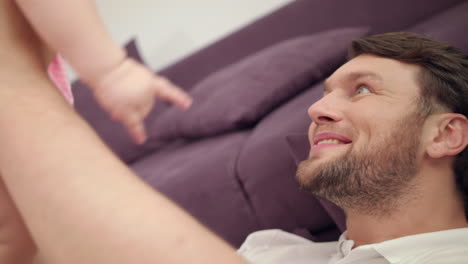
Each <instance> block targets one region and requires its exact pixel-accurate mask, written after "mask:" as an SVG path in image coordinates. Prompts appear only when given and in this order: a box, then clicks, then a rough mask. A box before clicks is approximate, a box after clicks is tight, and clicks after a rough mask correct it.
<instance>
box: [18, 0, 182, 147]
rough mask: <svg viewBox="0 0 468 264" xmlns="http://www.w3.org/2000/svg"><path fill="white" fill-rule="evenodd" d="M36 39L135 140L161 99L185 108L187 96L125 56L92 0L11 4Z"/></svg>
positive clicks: (142, 137) (139, 139)
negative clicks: (61, 60) (61, 59)
mask: <svg viewBox="0 0 468 264" xmlns="http://www.w3.org/2000/svg"><path fill="white" fill-rule="evenodd" d="M15 1H16V2H17V4H18V6H19V8H20V9H21V10H22V12H23V14H24V15H25V17H26V18H27V19H28V20H29V22H30V23H31V25H32V26H33V28H34V29H35V31H36V32H37V33H38V34H39V35H40V37H41V38H42V39H43V40H44V41H45V42H46V43H47V44H48V45H49V46H50V47H51V48H52V49H54V50H55V51H57V52H58V53H60V54H61V55H62V56H63V57H64V58H65V59H66V60H67V61H68V62H69V63H70V64H71V66H72V67H73V69H74V70H75V71H76V72H77V73H78V75H79V76H80V78H81V79H82V80H84V81H85V82H86V83H87V84H89V86H90V88H91V89H92V90H93V93H94V95H95V97H96V99H97V101H98V102H99V103H100V105H101V106H102V107H103V108H104V109H105V110H106V111H107V112H108V113H109V114H110V115H111V117H112V118H113V119H114V120H117V121H120V122H121V123H123V124H124V125H125V126H126V127H127V129H128V130H129V132H130V134H131V135H132V137H133V139H134V141H135V142H137V143H142V142H143V141H144V140H145V138H146V132H145V129H144V125H143V120H144V118H145V117H146V116H147V115H148V113H149V112H150V110H151V109H152V107H153V104H154V101H155V98H156V97H159V98H161V99H163V100H165V101H168V102H170V103H174V104H176V105H178V106H179V107H181V108H183V109H186V108H187V107H189V105H190V104H191V99H190V97H189V96H188V95H187V94H186V93H185V92H183V90H182V89H180V88H178V87H176V86H175V85H173V84H172V83H171V82H169V81H168V80H166V79H164V78H162V77H160V76H157V75H154V74H153V73H152V72H151V71H150V70H148V69H147V68H146V67H144V66H143V65H141V64H140V63H137V62H136V61H133V60H131V59H129V58H127V56H126V52H125V51H124V50H123V49H122V48H121V47H120V45H118V44H117V43H116V42H114V41H113V40H112V38H111V36H110V35H109V34H108V33H107V31H106V29H105V27H104V25H103V23H102V21H101V19H100V18H99V15H98V12H97V10H96V7H95V2H94V0H66V1H63V0H15Z"/></svg>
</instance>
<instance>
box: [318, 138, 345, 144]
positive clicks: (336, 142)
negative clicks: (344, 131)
mask: <svg viewBox="0 0 468 264" xmlns="http://www.w3.org/2000/svg"><path fill="white" fill-rule="evenodd" d="M320 144H344V143H343V142H341V141H339V140H338V139H325V140H320V141H319V142H318V143H317V145H320Z"/></svg>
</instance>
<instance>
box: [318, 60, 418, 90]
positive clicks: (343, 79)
mask: <svg viewBox="0 0 468 264" xmlns="http://www.w3.org/2000/svg"><path fill="white" fill-rule="evenodd" d="M418 72H419V68H418V66H416V65H410V64H407V63H402V62H400V61H397V60H393V59H388V58H382V57H377V56H373V55H367V54H366V55H360V56H358V57H356V58H353V59H352V60H350V61H348V62H347V63H345V64H344V65H343V66H341V67H340V68H338V69H337V70H336V71H335V72H334V73H333V74H332V75H331V76H330V77H328V78H327V79H326V80H325V89H326V90H327V87H330V86H334V85H335V84H340V83H349V82H352V81H356V80H358V79H366V80H372V81H374V82H379V83H381V84H385V83H387V84H390V83H395V84H396V83H399V82H406V83H408V82H409V81H410V82H412V83H414V84H416V82H417V81H416V76H417V73H418Z"/></svg>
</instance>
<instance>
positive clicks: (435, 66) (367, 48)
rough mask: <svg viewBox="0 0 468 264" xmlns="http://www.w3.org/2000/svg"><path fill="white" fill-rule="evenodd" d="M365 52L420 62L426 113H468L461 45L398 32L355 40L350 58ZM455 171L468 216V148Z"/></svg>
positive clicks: (466, 61)
mask: <svg viewBox="0 0 468 264" xmlns="http://www.w3.org/2000/svg"><path fill="white" fill-rule="evenodd" d="M361 54H370V55H375V56H379V57H384V58H389V59H395V60H398V61H401V62H405V63H410V64H414V65H418V66H420V67H421V72H420V74H419V76H418V77H419V84H420V86H421V91H420V93H421V97H420V100H419V107H420V109H421V114H423V115H424V116H426V117H427V116H428V115H430V114H431V113H433V112H434V111H435V110H436V109H440V108H442V109H444V110H446V111H449V112H453V113H460V114H462V115H464V116H468V55H466V54H464V53H463V52H461V51H459V50H458V49H456V48H454V47H452V46H450V45H448V44H446V43H443V42H439V41H435V40H432V39H430V38H427V37H425V36H422V35H419V34H415V33H408V32H394V33H385V34H379V35H373V36H370V37H366V38H360V39H356V40H354V41H353V42H352V43H351V47H350V49H349V58H350V59H351V58H354V57H356V56H359V55H361ZM454 172H455V176H456V183H457V186H458V188H459V190H460V191H461V192H462V194H463V198H464V203H465V215H466V217H467V219H468V149H467V148H465V149H464V150H463V151H462V152H461V153H460V154H458V155H457V157H456V159H455V164H454Z"/></svg>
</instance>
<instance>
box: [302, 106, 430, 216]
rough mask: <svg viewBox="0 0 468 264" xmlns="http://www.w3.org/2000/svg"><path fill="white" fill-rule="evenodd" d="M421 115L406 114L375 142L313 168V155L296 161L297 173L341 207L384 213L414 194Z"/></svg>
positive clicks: (304, 182)
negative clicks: (391, 129)
mask: <svg viewBox="0 0 468 264" xmlns="http://www.w3.org/2000/svg"><path fill="white" fill-rule="evenodd" d="M422 123H423V118H421V116H420V115H419V114H417V113H411V114H409V115H407V116H406V117H405V118H404V119H403V120H402V121H400V122H398V125H396V126H394V129H393V131H391V132H389V133H388V135H386V136H382V137H381V138H380V139H379V141H378V142H375V143H374V144H371V145H370V146H366V147H364V148H361V149H359V150H357V149H353V150H350V151H348V152H347V153H345V154H343V155H341V156H339V157H337V158H335V159H334V160H330V161H327V162H325V163H323V164H320V165H318V166H317V167H316V168H314V166H315V165H314V164H313V163H314V162H317V161H315V160H314V159H313V157H312V158H309V159H308V160H305V161H302V162H301V163H300V164H299V167H298V170H297V174H296V178H297V180H298V182H299V184H300V185H301V187H302V188H303V189H305V190H307V191H309V192H310V193H312V194H314V195H316V196H318V197H321V198H323V199H326V200H329V201H331V202H333V203H334V204H336V205H337V206H339V207H341V208H343V209H345V211H346V210H355V211H359V212H360V213H364V214H369V215H386V214H388V213H390V212H391V211H393V210H395V209H396V208H398V207H399V206H400V205H401V203H403V202H404V201H405V200H404V198H405V197H406V198H409V197H411V196H414V195H416V193H415V182H414V177H415V175H416V173H417V168H418V164H417V151H418V148H419V145H420V138H419V137H420V135H421V125H422Z"/></svg>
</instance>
